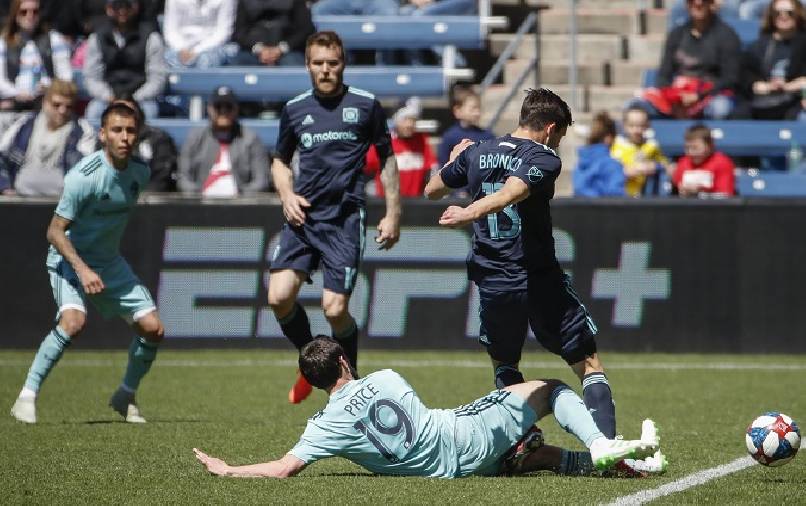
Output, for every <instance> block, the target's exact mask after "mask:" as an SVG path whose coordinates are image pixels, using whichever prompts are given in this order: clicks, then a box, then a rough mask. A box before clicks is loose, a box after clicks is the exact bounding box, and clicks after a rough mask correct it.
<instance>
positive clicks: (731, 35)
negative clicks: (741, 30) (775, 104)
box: [634, 0, 741, 119]
mask: <svg viewBox="0 0 806 506" xmlns="http://www.w3.org/2000/svg"><path fill="white" fill-rule="evenodd" d="M686 4H687V6H688V12H689V16H690V18H691V19H690V20H689V22H688V23H686V24H685V25H683V26H679V27H677V28H675V29H674V30H672V31H671V33H669V36H668V37H667V39H666V44H665V46H664V49H663V57H662V60H661V66H660V70H659V72H658V79H657V88H650V89H648V90H645V91H644V93H643V97H642V100H638V101H636V102H635V103H634V105H639V106H641V107H643V108H645V109H646V110H647V111H648V112H649V114H650V116H653V117H673V118H699V117H703V116H704V117H706V118H709V119H725V118H727V117H728V116H729V115H730V114H731V112H732V111H733V108H734V105H735V102H734V96H733V95H734V93H735V90H736V89H737V87H738V85H739V65H740V60H741V58H740V55H741V44H740V42H739V38H738V36H737V35H736V32H734V31H733V29H732V28H731V27H730V26H728V25H727V24H725V23H724V22H723V21H722V20H721V19H720V18H719V16H717V15H716V12H715V10H714V6H713V2H712V0H687V2H686Z"/></svg>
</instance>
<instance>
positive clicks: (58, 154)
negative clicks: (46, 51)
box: [0, 79, 95, 196]
mask: <svg viewBox="0 0 806 506" xmlns="http://www.w3.org/2000/svg"><path fill="white" fill-rule="evenodd" d="M77 93H78V90H77V89H76V85H75V84H73V83H72V82H70V81H61V80H58V79H56V80H53V81H52V82H51V83H50V85H49V86H48V88H47V91H46V92H45V97H44V100H43V101H42V110H41V112H39V113H35V112H32V113H28V114H26V115H25V116H22V117H20V118H19V119H18V120H17V121H16V122H14V124H13V125H11V127H10V128H8V129H7V130H5V131H4V132H3V133H2V137H0V191H2V192H3V193H5V194H17V195H23V196H54V195H59V194H60V193H61V192H62V187H63V186H64V174H65V173H66V172H67V171H68V169H70V168H71V167H72V166H73V165H75V164H76V163H77V162H78V161H79V160H81V158H83V157H84V156H86V155H88V154H90V153H92V152H93V151H95V133H94V132H93V130H92V127H91V126H90V125H89V123H87V122H86V121H85V120H83V119H76V118H75V117H74V116H73V104H74V103H75V99H76V95H77Z"/></svg>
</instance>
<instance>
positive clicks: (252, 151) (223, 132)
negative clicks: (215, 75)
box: [177, 86, 269, 198]
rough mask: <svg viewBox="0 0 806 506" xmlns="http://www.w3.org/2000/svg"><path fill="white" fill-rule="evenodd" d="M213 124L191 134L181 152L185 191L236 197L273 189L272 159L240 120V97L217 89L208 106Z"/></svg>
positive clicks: (179, 181)
mask: <svg viewBox="0 0 806 506" xmlns="http://www.w3.org/2000/svg"><path fill="white" fill-rule="evenodd" d="M207 115H208V116H209V118H210V123H209V125H207V126H203V127H199V128H198V129H196V130H193V131H192V132H190V134H189V135H188V138H187V140H186V141H185V142H184V143H183V144H182V149H181V151H180V154H179V174H178V179H177V186H178V187H179V190H180V191H181V192H182V193H185V194H190V195H201V196H202V197H208V198H235V197H238V196H241V195H249V194H254V193H257V192H264V191H267V190H268V189H269V159H268V155H267V153H266V148H265V147H264V146H263V144H262V143H261V142H260V139H259V138H258V136H257V134H256V133H255V132H254V131H252V130H250V129H249V128H246V127H244V126H243V125H241V124H240V123H239V122H238V100H237V98H236V97H235V94H234V93H233V91H232V89H230V88H228V87H227V86H219V87H218V88H216V89H215V90H214V91H213V93H212V95H211V96H210V99H209V101H208V106H207Z"/></svg>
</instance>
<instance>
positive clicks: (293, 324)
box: [277, 302, 313, 350]
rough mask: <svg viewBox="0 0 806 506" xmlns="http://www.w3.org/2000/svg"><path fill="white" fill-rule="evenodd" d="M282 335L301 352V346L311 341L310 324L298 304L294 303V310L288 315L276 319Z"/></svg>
mask: <svg viewBox="0 0 806 506" xmlns="http://www.w3.org/2000/svg"><path fill="white" fill-rule="evenodd" d="M277 322H278V323H279V324H280V328H281V329H283V334H285V337H287V338H288V339H289V340H290V341H291V342H292V343H293V344H294V346H295V347H296V348H297V349H298V350H301V349H302V347H303V346H305V345H306V344H308V343H310V342H311V341H313V336H312V335H311V324H310V322H309V321H308V314H307V313H305V308H304V307H302V305H301V304H300V303H299V302H296V303H294V308H293V309H292V310H291V312H290V313H288V314H287V315H285V316H284V317H282V318H277Z"/></svg>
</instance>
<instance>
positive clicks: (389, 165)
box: [375, 155, 400, 249]
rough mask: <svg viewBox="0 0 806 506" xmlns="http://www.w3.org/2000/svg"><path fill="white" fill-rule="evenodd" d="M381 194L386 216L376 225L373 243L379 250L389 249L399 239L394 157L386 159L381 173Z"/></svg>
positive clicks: (397, 181) (398, 195) (398, 179)
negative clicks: (384, 202) (383, 199)
mask: <svg viewBox="0 0 806 506" xmlns="http://www.w3.org/2000/svg"><path fill="white" fill-rule="evenodd" d="M381 182H382V183H383V192H384V194H385V195H386V216H384V217H383V219H381V222H380V223H378V237H376V238H375V242H376V243H378V244H379V248H380V249H389V248H391V247H392V246H394V245H395V243H397V241H398V239H400V173H399V171H398V169H397V160H395V156H394V155H389V156H388V157H387V158H386V163H385V164H384V167H383V170H382V171H381Z"/></svg>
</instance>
